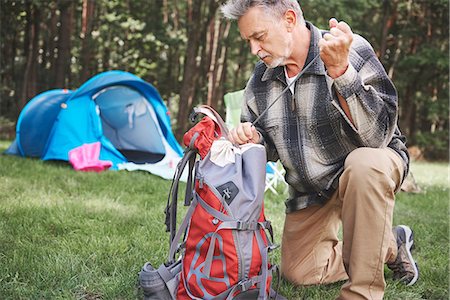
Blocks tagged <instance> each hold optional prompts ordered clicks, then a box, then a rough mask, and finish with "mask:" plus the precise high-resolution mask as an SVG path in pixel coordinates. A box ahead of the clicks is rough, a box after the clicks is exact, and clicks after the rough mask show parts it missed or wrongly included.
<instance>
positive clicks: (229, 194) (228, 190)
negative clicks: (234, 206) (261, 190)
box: [216, 181, 239, 205]
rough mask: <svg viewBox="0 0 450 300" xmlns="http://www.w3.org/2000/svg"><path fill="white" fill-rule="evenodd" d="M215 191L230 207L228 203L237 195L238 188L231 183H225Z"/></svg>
mask: <svg viewBox="0 0 450 300" xmlns="http://www.w3.org/2000/svg"><path fill="white" fill-rule="evenodd" d="M216 190H217V191H218V192H219V193H220V195H221V196H222V198H223V199H224V200H225V202H226V203H227V204H228V205H230V203H231V202H232V201H233V200H234V198H235V197H236V195H237V194H238V193H239V189H238V187H237V186H236V185H235V184H234V182H232V181H228V182H227V183H224V184H221V185H219V186H217V187H216Z"/></svg>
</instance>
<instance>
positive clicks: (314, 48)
mask: <svg viewBox="0 0 450 300" xmlns="http://www.w3.org/2000/svg"><path fill="white" fill-rule="evenodd" d="M306 27H307V28H308V29H309V30H310V31H311V42H310V44H309V50H308V56H307V57H306V62H305V65H304V66H306V65H307V64H308V63H309V62H310V61H311V60H312V59H313V58H314V57H315V56H316V55H317V54H319V40H320V39H321V38H322V32H321V31H320V30H319V29H318V28H317V27H316V26H314V25H313V24H311V23H310V22H308V21H306ZM283 68H284V66H279V67H276V68H267V69H266V71H264V74H263V76H262V78H261V80H262V81H266V80H269V79H272V80H274V79H279V80H281V81H283V82H285V76H284V72H283ZM305 74H316V75H325V74H326V70H325V66H324V64H323V62H322V60H321V59H317V60H316V61H315V62H314V63H313V64H312V65H311V66H310V67H309V68H308V70H306V72H305Z"/></svg>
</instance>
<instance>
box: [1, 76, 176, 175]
mask: <svg viewBox="0 0 450 300" xmlns="http://www.w3.org/2000/svg"><path fill="white" fill-rule="evenodd" d="M93 143H99V144H100V154H99V157H98V159H99V160H100V161H110V162H111V163H112V166H111V169H119V165H120V164H125V163H127V164H129V163H139V164H143V163H156V162H159V161H162V160H164V161H165V162H167V161H168V160H174V161H176V160H177V159H178V158H181V156H182V152H183V149H182V148H181V146H180V144H179V143H178V142H177V141H176V139H175V136H174V135H173V132H172V128H171V124H170V118H169V114H168V110H167V107H166V106H165V104H164V102H163V100H162V99H161V96H160V95H159V93H158V91H157V90H156V89H155V88H154V87H153V86H152V85H151V84H150V83H148V82H145V81H144V80H142V79H141V78H139V77H137V76H135V75H133V74H131V73H128V72H123V71H108V72H104V73H100V74H98V75H96V76H94V77H93V78H91V79H89V80H88V81H87V82H85V83H84V84H83V85H82V86H81V87H80V88H79V89H77V90H75V91H70V90H63V89H57V90H51V91H47V92H44V93H42V94H39V95H37V96H36V97H34V98H33V99H31V100H30V102H29V103H28V104H27V105H26V106H25V108H24V109H23V110H22V112H21V114H20V116H19V119H18V122H17V126H16V139H15V141H14V142H13V143H12V145H11V146H10V147H9V148H8V150H7V151H6V153H7V154H15V155H19V156H28V157H39V158H41V159H43V160H64V161H68V160H69V152H70V151H71V150H73V149H75V148H77V147H80V146H82V145H83V144H93Z"/></svg>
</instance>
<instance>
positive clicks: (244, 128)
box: [228, 122, 260, 145]
mask: <svg viewBox="0 0 450 300" xmlns="http://www.w3.org/2000/svg"><path fill="white" fill-rule="evenodd" d="M228 137H229V138H230V141H231V142H232V143H233V144H238V145H242V144H247V143H258V142H259V140H260V135H259V133H258V131H257V130H256V128H255V126H253V124H252V123H250V122H246V123H240V124H239V125H238V126H237V127H236V128H233V129H231V130H230V134H229V136H228Z"/></svg>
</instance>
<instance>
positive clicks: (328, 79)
mask: <svg viewBox="0 0 450 300" xmlns="http://www.w3.org/2000/svg"><path fill="white" fill-rule="evenodd" d="M222 12H223V14H224V15H225V17H227V18H229V19H235V20H237V22H238V27H239V31H240V33H241V36H242V38H243V39H245V40H246V41H247V42H248V43H249V46H250V49H251V52H252V54H254V55H257V56H258V57H259V59H260V60H261V61H262V62H260V63H258V64H257V65H256V67H255V70H254V73H253V75H252V77H251V79H250V80H249V82H248V84H247V87H246V90H245V94H244V98H245V101H244V104H243V108H242V115H241V120H242V123H241V124H240V125H239V126H237V128H235V129H233V130H231V132H230V139H231V140H232V141H233V142H234V143H237V144H245V143H263V144H264V145H265V146H266V148H267V153H268V159H270V160H274V161H276V160H278V159H279V160H280V161H281V162H282V164H283V166H284V168H285V169H286V181H287V182H288V184H289V198H288V199H287V200H286V218H285V224H284V230H283V238H282V246H281V272H282V275H283V276H284V278H285V279H287V280H288V281H290V282H292V283H294V284H297V285H311V284H326V283H332V282H336V281H341V280H346V282H345V284H344V285H343V286H342V289H341V292H340V296H339V298H340V299H382V298H383V295H384V289H385V285H386V284H385V280H384V264H385V263H387V264H388V266H389V268H390V269H391V270H393V276H394V278H395V279H400V280H402V281H403V282H405V283H406V284H408V285H412V284H414V283H415V282H416V280H417V278H418V269H417V266H416V263H415V262H414V260H413V258H412V256H411V248H412V245H413V235H412V231H411V229H410V228H409V227H407V226H404V225H402V226H397V227H395V228H394V230H392V216H393V210H394V198H395V192H397V191H398V190H399V189H400V185H401V183H402V181H403V179H404V178H405V176H406V174H407V173H408V168H409V156H408V153H407V150H406V147H405V139H404V137H402V136H401V133H400V131H399V129H398V127H397V125H396V123H397V93H396V90H395V87H394V86H393V84H392V82H391V80H390V79H389V78H388V76H387V74H386V72H385V70H384V68H383V66H382V65H381V63H380V62H379V60H378V59H377V57H376V55H375V53H374V51H373V49H372V48H371V46H370V44H369V43H368V42H367V41H366V40H365V39H363V38H362V37H361V36H358V35H356V34H353V33H352V30H351V28H350V27H349V25H347V24H346V23H345V22H338V21H337V20H336V19H331V20H330V21H329V27H330V28H329V30H328V31H321V30H319V29H317V28H316V27H315V26H314V25H312V24H311V23H309V22H305V21H304V19H303V16H302V11H301V8H300V6H299V4H298V3H297V1H295V0H278V1H274V0H229V1H228V2H227V3H226V4H225V5H224V6H222ZM317 55H319V56H320V59H319V57H316V56H317ZM300 72H301V73H300ZM297 74H301V77H298V78H297V77H296V75H297ZM292 81H294V82H293V83H292V85H290V86H289V89H287V90H286V91H283V90H284V89H286V88H287V86H288V85H289V83H290V82H292ZM283 92H284V93H283ZM341 222H342V226H343V239H342V242H341V241H339V240H338V230H339V227H340V224H341Z"/></svg>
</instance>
